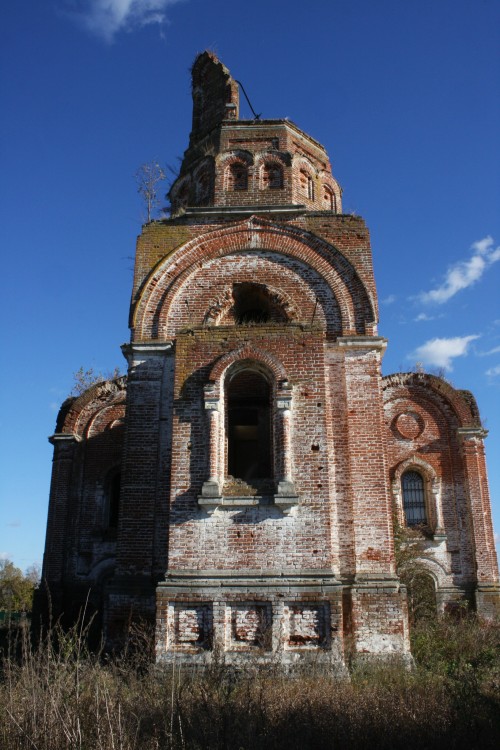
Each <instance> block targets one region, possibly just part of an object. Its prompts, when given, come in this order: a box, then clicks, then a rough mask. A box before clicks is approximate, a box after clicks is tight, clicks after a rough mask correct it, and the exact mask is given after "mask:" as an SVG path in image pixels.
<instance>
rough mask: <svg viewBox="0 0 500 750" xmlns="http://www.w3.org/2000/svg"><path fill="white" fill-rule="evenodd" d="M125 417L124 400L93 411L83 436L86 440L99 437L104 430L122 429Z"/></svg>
mask: <svg viewBox="0 0 500 750" xmlns="http://www.w3.org/2000/svg"><path fill="white" fill-rule="evenodd" d="M124 417H125V400H124V399H120V400H119V401H116V400H114V401H113V403H111V404H109V405H108V406H104V407H103V408H102V409H99V410H97V411H95V412H94V413H93V414H92V416H91V418H90V419H89V421H88V423H87V428H86V430H85V436H86V437H87V438H91V437H94V436H95V435H99V434H100V433H101V432H103V431H104V430H106V431H108V430H112V429H116V428H120V427H123V418H124Z"/></svg>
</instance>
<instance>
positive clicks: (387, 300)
mask: <svg viewBox="0 0 500 750" xmlns="http://www.w3.org/2000/svg"><path fill="white" fill-rule="evenodd" d="M396 299H397V297H396V295H395V294H389V296H388V297H385V298H384V299H382V300H380V304H381V305H392V303H393V302H396Z"/></svg>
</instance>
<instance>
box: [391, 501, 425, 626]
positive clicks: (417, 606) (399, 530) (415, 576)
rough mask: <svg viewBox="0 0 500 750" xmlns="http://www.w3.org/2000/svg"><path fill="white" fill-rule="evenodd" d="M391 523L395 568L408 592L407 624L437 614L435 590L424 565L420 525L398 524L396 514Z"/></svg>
mask: <svg viewBox="0 0 500 750" xmlns="http://www.w3.org/2000/svg"><path fill="white" fill-rule="evenodd" d="M393 524H394V553H395V558H396V570H397V573H398V576H399V578H400V581H401V583H403V584H404V585H405V586H406V588H407V592H408V615H409V618H410V625H414V624H415V623H416V622H419V621H422V620H428V619H432V618H433V617H435V616H436V591H435V587H434V583H433V581H432V579H431V577H430V576H429V573H428V571H427V568H426V566H425V559H426V558H427V557H429V550H428V549H427V547H426V544H425V535H424V534H423V531H422V529H421V528H409V527H406V526H401V524H400V523H399V521H398V519H397V517H396V514H394V519H393Z"/></svg>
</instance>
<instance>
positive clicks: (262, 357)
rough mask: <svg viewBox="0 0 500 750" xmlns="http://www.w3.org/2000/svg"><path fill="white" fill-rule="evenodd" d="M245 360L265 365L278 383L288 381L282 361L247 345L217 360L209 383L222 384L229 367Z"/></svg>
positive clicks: (258, 348) (263, 350)
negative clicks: (221, 381)
mask: <svg viewBox="0 0 500 750" xmlns="http://www.w3.org/2000/svg"><path fill="white" fill-rule="evenodd" d="M243 360H248V361H251V362H259V363H261V364H263V365H265V366H266V367H267V368H268V369H269V370H270V371H271V373H272V375H273V377H274V379H275V381H276V383H280V382H283V381H287V380H288V377H287V373H286V370H285V367H284V366H283V364H282V363H281V362H280V360H279V359H278V358H277V357H275V356H274V354H271V353H270V352H268V351H266V350H265V349H261V348H260V347H257V346H252V345H251V344H245V345H244V346H242V347H241V348H239V349H236V350H233V351H232V352H228V353H227V354H224V355H223V356H222V357H220V358H219V359H218V360H217V362H216V363H215V365H214V366H213V367H212V369H211V371H210V374H209V377H208V379H209V381H211V382H212V383H218V382H220V380H221V379H222V376H223V375H224V373H225V371H226V370H227V369H228V367H231V365H234V364H236V363H237V362H242V361H243Z"/></svg>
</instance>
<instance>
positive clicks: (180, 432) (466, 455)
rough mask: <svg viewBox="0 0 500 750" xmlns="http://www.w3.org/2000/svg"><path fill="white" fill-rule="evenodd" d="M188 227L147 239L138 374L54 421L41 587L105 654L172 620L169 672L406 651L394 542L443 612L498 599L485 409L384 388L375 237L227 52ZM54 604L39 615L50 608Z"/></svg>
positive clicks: (206, 61)
mask: <svg viewBox="0 0 500 750" xmlns="http://www.w3.org/2000/svg"><path fill="white" fill-rule="evenodd" d="M192 87H193V88H192V91H193V122H192V130H191V135H190V139H189V145H188V148H187V150H186V152H185V154H184V159H183V162H182V166H181V168H180V174H179V176H178V177H177V179H176V180H175V182H174V183H173V185H172V188H171V190H170V193H169V198H170V201H171V216H170V218H168V219H160V220H157V221H151V222H149V223H148V224H146V225H145V226H144V227H143V230H142V234H141V235H140V237H139V238H138V242H137V252H136V258H135V272H134V282H133V290H132V299H131V307H130V330H131V338H130V343H128V344H126V345H124V346H123V347H122V349H123V353H124V355H125V357H126V359H127V362H128V373H127V376H126V377H122V378H118V379H116V380H111V381H106V382H103V383H99V384H96V385H93V386H92V387H91V388H89V389H88V390H87V391H86V392H85V393H83V394H82V395H81V396H79V397H78V398H71V399H68V400H67V401H66V402H65V403H64V404H63V406H62V408H61V410H60V412H59V416H58V419H57V425H56V430H55V434H54V435H53V436H52V437H51V438H50V440H51V442H52V444H53V446H54V463H53V472H52V484H51V492H50V506H49V514H48V526H47V540H46V549H45V557H44V567H43V577H44V579H45V581H46V584H47V588H48V590H49V591H50V602H51V605H50V606H51V609H52V616H53V617H55V616H58V615H62V616H63V619H65V620H66V621H69V620H71V618H74V617H76V616H77V614H78V612H79V611H80V610H81V609H82V608H83V607H84V606H86V607H87V609H89V608H90V609H92V610H93V611H95V612H96V613H97V620H96V622H98V623H99V627H101V628H102V629H103V631H104V633H105V637H106V638H107V640H108V642H109V643H114V642H116V641H117V640H119V639H120V637H121V634H122V633H123V632H124V631H125V630H126V628H127V627H128V625H129V623H130V622H131V621H135V620H141V619H142V620H146V621H148V622H151V623H156V632H157V641H156V649H157V659H158V661H160V662H168V661H170V660H173V659H176V661H177V662H178V663H179V662H182V661H189V662H191V663H197V662H205V661H207V660H209V659H210V655H211V654H212V653H213V652H214V649H215V648H216V647H217V648H218V649H219V651H220V650H222V651H223V652H224V653H225V658H226V659H227V660H228V661H229V662H231V661H238V662H241V661H243V662H244V661H245V660H250V659H258V660H259V661H265V660H266V659H271V658H272V659H274V660H276V659H279V660H281V661H282V662H283V663H284V664H289V665H291V664H297V663H299V664H300V663H302V662H304V661H305V662H307V660H308V659H314V661H315V663H318V662H320V663H321V662H323V663H324V664H326V665H332V667H334V668H337V669H343V668H344V664H345V652H346V643H347V639H348V642H349V648H350V649H351V650H352V649H353V650H354V652H355V653H357V654H365V655H375V656H385V655H392V654H396V655H403V656H404V655H406V654H408V652H409V639H408V613H407V597H406V590H405V587H404V586H402V585H401V583H400V580H399V578H398V575H397V572H396V567H395V542H394V536H395V528H398V527H402V528H404V527H410V528H412V529H414V531H415V534H417V535H418V536H419V537H420V538H421V547H422V548H423V549H424V554H423V555H422V560H421V567H422V570H423V571H424V572H425V574H426V575H427V576H428V580H429V581H430V583H431V585H432V587H433V591H434V592H435V600H436V607H437V609H438V611H443V610H445V609H446V608H447V607H449V606H450V605H452V604H453V602H456V601H457V600H458V599H460V598H461V597H464V596H465V597H467V598H468V599H469V600H470V601H472V602H473V604H474V606H475V607H476V609H477V610H478V612H480V613H481V614H483V615H484V616H486V617H490V616H492V615H493V614H494V613H495V612H497V611H498V609H499V603H500V588H499V580H498V567H497V560H496V553H495V546H494V540H493V531H492V522H491V509H490V501H489V496H488V483H487V476H486V467H485V458H484V449H483V438H484V437H485V435H486V432H485V430H484V429H483V428H482V426H481V422H480V418H479V413H478V409H477V406H476V402H475V400H474V398H473V396H472V395H471V393H469V392H468V391H459V390H455V389H454V388H453V387H452V386H450V385H449V384H448V383H446V382H445V381H443V380H441V379H440V378H437V377H434V376H432V375H426V374H423V373H398V374H395V375H389V376H386V377H382V374H381V360H382V357H383V354H384V350H385V348H386V345H387V341H386V339H384V338H382V337H381V336H379V335H378V333H377V320H378V312H377V292H376V288H375V282H374V276H373V267H372V255H371V249H370V238H369V233H368V230H367V228H366V225H365V223H364V221H363V220H362V219H361V218H359V217H358V216H352V215H346V214H343V213H342V190H341V188H340V186H339V184H338V182H337V181H336V179H335V178H334V176H333V175H332V171H331V166H330V162H329V158H328V155H327V153H326V152H325V149H324V148H323V147H322V146H321V144H319V143H318V142H317V141H315V140H314V139H313V138H311V137H310V136H309V135H307V134H306V133H304V132H303V131H302V130H301V129H300V128H298V127H297V126H296V125H295V124H294V123H292V122H290V121H289V120H286V119H282V120H261V119H253V120H241V119H239V87H238V84H237V82H236V81H235V80H234V79H233V78H231V76H230V73H229V71H228V70H227V69H226V68H225V67H224V65H223V64H222V63H221V62H219V60H218V59H217V58H216V57H215V56H214V55H213V54H211V53H208V52H204V53H203V54H201V55H199V56H198V57H197V59H196V61H195V63H194V66H193V69H192ZM41 597H42V595H41V594H40V599H41Z"/></svg>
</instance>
